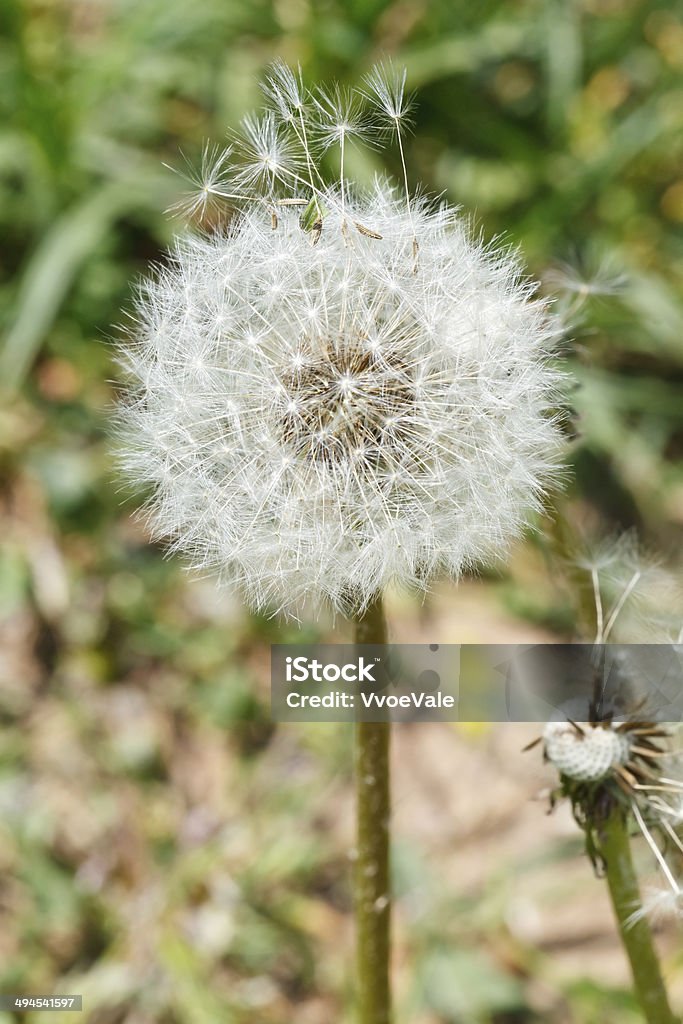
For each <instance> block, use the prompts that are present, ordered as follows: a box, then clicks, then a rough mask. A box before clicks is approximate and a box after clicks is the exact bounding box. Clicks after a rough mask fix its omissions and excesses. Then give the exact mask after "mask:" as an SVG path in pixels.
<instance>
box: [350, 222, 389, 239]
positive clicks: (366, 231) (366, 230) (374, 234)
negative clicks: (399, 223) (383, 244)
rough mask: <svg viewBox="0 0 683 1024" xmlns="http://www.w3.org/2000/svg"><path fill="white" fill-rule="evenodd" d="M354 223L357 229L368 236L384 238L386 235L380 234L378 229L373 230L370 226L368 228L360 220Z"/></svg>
mask: <svg viewBox="0 0 683 1024" xmlns="http://www.w3.org/2000/svg"><path fill="white" fill-rule="evenodd" d="M353 224H354V227H355V228H356V230H357V231H359V232H360V234H361V235H366V237H367V238H383V237H384V236H383V235H380V234H378V233H377V232H376V231H371V230H370V228H366V227H365V225H364V224H361V223H360V221H358V220H354V222H353Z"/></svg>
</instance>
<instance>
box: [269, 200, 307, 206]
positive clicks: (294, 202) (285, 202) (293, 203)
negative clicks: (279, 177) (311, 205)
mask: <svg viewBox="0 0 683 1024" xmlns="http://www.w3.org/2000/svg"><path fill="white" fill-rule="evenodd" d="M276 203H277V205H278V206H308V199H277V200H276Z"/></svg>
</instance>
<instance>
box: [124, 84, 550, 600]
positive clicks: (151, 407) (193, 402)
mask: <svg viewBox="0 0 683 1024" xmlns="http://www.w3.org/2000/svg"><path fill="white" fill-rule="evenodd" d="M278 74H279V75H280V80H278V81H279V92H278V90H277V89H275V92H274V95H275V99H276V101H277V102H276V107H277V105H278V104H280V106H279V107H277V111H276V113H277V117H276V116H275V115H274V114H272V112H269V114H268V115H267V116H266V119H265V120H264V121H263V122H262V123H261V125H260V128H259V131H260V132H261V134H259V133H258V132H257V131H256V129H255V123H254V122H249V123H248V129H249V132H250V133H251V134H250V140H251V142H250V145H251V147H252V150H253V149H257V150H258V147H259V145H260V147H261V149H260V150H259V153H260V161H261V162H260V164H259V163H258V161H256V158H255V157H254V156H253V153H252V154H251V158H250V159H251V163H250V164H249V165H248V167H247V169H246V170H243V171H241V172H239V171H238V172H236V180H237V183H238V184H237V186H236V185H234V184H229V183H227V179H224V178H223V176H222V175H223V170H224V165H223V163H222V162H221V161H222V158H221V161H219V164H218V165H217V166H218V169H216V167H214V168H213V170H210V171H209V172H208V173H207V174H205V175H204V183H203V185H202V186H201V189H200V199H199V200H197V203H200V202H201V203H202V204H204V203H205V201H207V199H208V200H211V199H213V198H215V197H216V196H218V197H223V196H228V197H230V196H232V195H233V192H231V191H230V190H231V189H235V188H237V187H238V186H239V187H244V188H245V189H246V191H245V197H244V202H242V203H241V204H237V203H236V204H235V205H236V206H237V209H234V207H233V214H232V216H231V219H230V221H229V223H228V225H227V226H226V227H224V228H223V229H222V230H217V231H214V233H213V234H205V235H199V234H196V233H195V234H191V233H188V234H187V235H186V236H184V237H182V238H181V239H179V240H178V242H177V243H176V245H175V248H174V251H173V253H172V256H171V259H170V261H169V263H168V265H167V266H166V267H165V268H164V269H162V270H160V271H159V272H158V274H157V275H156V276H155V277H154V278H153V279H151V280H149V281H147V282H146V284H144V286H143V287H142V289H141V293H140V299H139V303H138V316H137V322H136V326H135V328H134V330H133V331H132V332H131V335H132V337H131V340H130V342H129V343H127V344H126V347H125V363H126V364H127V368H128V370H129V374H130V378H131V387H130V391H129V398H128V401H127V402H126V403H125V405H124V408H123V412H122V417H121V418H122V424H123V429H124V436H125V441H124V459H125V464H126V467H127V470H128V472H129V474H130V475H131V476H132V477H133V478H134V479H135V480H136V481H138V482H141V483H143V484H146V485H147V486H148V487H150V490H151V498H150V500H149V504H148V513H149V520H150V523H151V526H152V529H153V532H154V534H155V535H156V536H165V537H171V538H173V541H174V545H175V547H176V548H177V549H178V550H181V551H183V552H184V553H186V554H187V555H189V558H190V561H191V563H192V565H193V566H194V567H196V568H199V569H200V570H206V571H211V572H216V573H217V574H218V576H219V578H220V579H222V580H225V581H228V580H230V581H233V582H236V583H237V584H238V585H240V586H241V587H242V589H243V591H244V593H245V595H246V597H247V599H248V600H249V602H250V604H252V605H253V606H255V607H258V608H272V609H277V610H281V611H285V612H291V613H295V612H296V611H297V610H298V609H300V607H301V605H302V602H303V601H304V600H305V599H313V600H318V601H320V600H322V599H327V600H328V601H329V602H330V603H331V604H332V606H333V607H335V608H337V609H340V610H343V611H347V612H348V610H349V609H350V608H362V607H363V606H364V605H365V604H367V602H368V601H370V600H371V599H372V598H373V596H374V595H375V594H376V593H377V592H378V591H380V590H381V589H382V588H383V587H384V586H385V585H386V584H388V583H389V582H391V581H394V582H397V583H399V584H404V585H413V586H415V585H417V586H420V587H424V586H426V585H427V583H428V581H429V580H430V578H432V577H433V576H434V574H436V573H443V572H445V573H448V574H451V575H452V576H454V577H458V576H459V575H460V574H461V573H462V572H463V571H464V570H466V569H470V568H472V567H474V566H476V564H477V563H481V562H482V561H486V560H489V559H491V558H493V557H496V556H500V555H501V554H502V553H503V552H504V551H505V549H506V546H507V545H508V543H509V542H510V541H511V540H512V539H513V538H515V537H516V536H517V535H518V534H519V532H520V530H521V529H522V527H523V525H524V523H525V520H526V517H527V515H528V513H529V510H530V509H533V508H538V507H539V505H540V500H541V497H542V495H543V492H544V488H545V485H546V484H547V482H548V480H549V479H550V478H551V477H552V475H553V470H554V468H555V466H556V461H557V454H558V447H559V436H560V435H559V430H558V427H557V423H556V419H555V417H554V415H553V409H554V408H555V407H556V405H557V381H558V377H557V373H556V371H555V370H554V369H553V368H552V365H551V362H550V360H551V354H552V347H553V341H554V338H555V337H556V333H557V332H556V327H555V326H554V325H553V324H552V323H551V322H550V319H549V316H548V313H547V310H546V308H545V306H544V304H543V303H541V302H539V301H537V300H535V299H534V298H533V293H534V288H533V286H532V285H531V284H529V283H528V282H527V281H525V280H524V279H523V278H522V277H521V276H520V269H519V266H518V262H517V260H516V258H515V257H514V256H513V255H511V254H510V253H509V252H507V251H495V250H493V249H491V248H488V247H486V246H484V245H483V244H482V243H481V242H479V241H478V240H476V239H475V238H473V237H472V235H471V234H470V232H469V230H468V228H467V225H466V224H465V223H464V222H463V220H462V219H461V218H460V217H459V215H458V214H457V213H456V211H454V210H453V209H452V208H450V207H448V206H447V205H445V204H429V203H427V202H426V201H418V200H416V199H414V198H413V199H411V198H410V197H408V196H407V194H403V193H402V192H398V191H397V190H396V189H394V188H393V187H392V186H390V185H389V184H388V183H387V182H385V181H380V180H378V181H377V182H376V184H375V186H374V188H373V189H371V190H370V191H369V192H368V193H365V194H358V193H356V192H353V191H352V190H351V189H350V187H349V185H348V182H347V181H345V180H344V178H343V173H342V177H341V178H340V181H338V182H336V183H335V184H334V185H330V186H323V185H322V184H321V183H320V181H319V178H320V174H319V172H318V171H317V170H315V169H314V170H313V171H311V168H310V166H308V164H309V163H310V160H311V153H312V152H314V150H313V148H312V147H313V143H311V144H310V147H308V148H307V142H306V140H307V136H306V135H305V128H303V129H297V125H298V123H299V122H298V120H297V119H296V118H295V117H293V116H291V109H290V108H291V107H292V105H294V107H293V108H294V109H295V110H296V109H298V108H297V107H296V104H295V103H294V100H292V99H291V97H290V96H289V93H286V95H285V92H286V90H285V89H284V86H283V85H282V82H285V84H287V83H288V84H289V88H290V91H292V89H293V88H294V87H293V86H292V85H291V81H290V80H289V79H287V78H286V74H285V71H283V70H282V69H280V71H279V72H278ZM289 74H291V73H289ZM292 81H295V82H296V83H297V86H296V87H297V89H299V90H300V89H301V88H302V87H301V86H300V82H299V80H298V79H294V78H292ZM276 84H277V83H276ZM375 84H377V83H375ZM271 85H272V83H271ZM271 91H272V90H271ZM392 95H393V94H392ZM298 96H299V92H296V96H295V99H296V97H298ZM394 99H395V97H394ZM297 102H300V104H301V109H302V112H303V109H304V103H305V102H308V101H305V100H304V99H300V100H298V101H297ZM316 102H318V101H316ZM287 104H289V106H287ZM318 106H319V107H320V103H318ZM338 106H339V105H338ZM335 109H336V108H335ZM392 109H393V108H392ZM387 110H388V108H387ZM278 111H279V112H278ZM287 111H289V115H288V113H287ZM345 111H346V114H345V113H344V112H345ZM336 112H337V114H338V119H341V118H342V117H343V116H347V121H348V123H349V124H351V121H350V120H349V119H348V110H347V108H346V107H344V108H343V109H342V107H341V106H339V109H338V110H336ZM306 116H307V117H308V116H311V117H313V115H312V114H310V115H309V113H308V110H307V113H306ZM388 116H389V115H388ZM391 116H392V117H393V116H394V115H391ZM288 117H289V120H288ZM278 118H280V121H281V122H282V124H281V125H280V124H279V122H278ZM347 121H342V122H341V127H340V128H339V130H340V131H342V136H341V138H342V142H343V139H344V137H345V136H344V134H343V130H344V126H345V125H346V124H347ZM301 123H302V124H305V122H304V121H303V113H302V122H301ZM356 123H357V122H353V124H356ZM283 126H284V128H285V129H286V128H288V127H289V128H291V130H292V131H293V132H294V139H293V143H292V146H293V147H295V145H296V144H297V139H298V142H299V143H301V146H302V149H303V153H304V157H305V159H304V158H302V159H301V160H300V161H297V157H296V154H294V156H292V155H291V154H290V151H289V150H286V148H285V147H284V145H283V144H282V142H281V139H280V135H279V134H278V132H280V130H281V128H282V127H283ZM297 131H298V135H297ZM302 132H304V139H303V141H302V139H301V135H302ZM349 132H350V129H349ZM310 134H311V135H313V134H314V133H313V132H312V131H311V133H310ZM332 137H333V136H332V132H331V130H330V135H329V138H332ZM329 138H328V140H327V142H326V145H327V144H328V143H329ZM336 138H337V141H338V136H337V137H336ZM330 144H331V143H330ZM226 159H227V157H226ZM259 167H260V169H261V171H263V174H264V175H266V177H267V182H266V185H263V184H259V185H258V188H259V189H260V191H257V186H256V185H254V182H255V181H256V178H257V177H258V175H257V171H258V170H259ZM342 167H343V150H342ZM273 168H275V169H273ZM240 174H241V177H240ZM245 181H246V182H247V185H246V186H244V182H245ZM231 201H232V200H231ZM302 210H303V212H302ZM309 214H310V216H309Z"/></svg>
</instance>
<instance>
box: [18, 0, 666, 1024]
mask: <svg viewBox="0 0 683 1024" xmlns="http://www.w3.org/2000/svg"><path fill="white" fill-rule="evenodd" d="M0 24H2V27H3V35H2V37H1V38H0V110H1V112H2V118H1V121H2V125H1V127H0V222H1V236H2V243H1V251H0V275H1V276H0V316H1V317H2V322H3V327H4V340H3V343H2V348H1V349H0V387H1V388H2V390H3V404H2V409H1V410H0V467H1V474H2V483H1V487H2V489H1V492H0V501H1V505H0V516H1V519H2V524H1V527H0V528H1V533H2V554H1V557H0V620H1V623H2V624H1V625H0V639H1V641H2V651H1V654H0V728H1V732H0V872H1V876H0V991H5V992H10V991H28V990H33V991H37V992H54V991H57V990H59V991H64V992H82V993H83V994H84V998H85V1001H86V1005H87V1007H88V1010H87V1014H86V1019H87V1020H88V1021H92V1022H95V1024H124V1022H125V1024H205V1022H206V1024H209V1022H211V1024H213V1022H214V1021H216V1020H221V1021H230V1022H235V1024H242V1022H247V1021H249V1022H251V1021H254V1020H259V1021H261V1020H262V1021H264V1022H272V1024H285V1022H290V1021H293V1020H296V1021H297V1022H300V1024H317V1022H321V1024H322V1022H329V1021H332V1020H334V1021H347V1020H348V1021H350V1020H351V1019H352V1009H351V1007H352V1003H351V977H350V966H349V965H350V963H351V957H350V950H351V935H350V927H349V915H348V911H349V889H348V870H347V867H348V865H347V853H348V849H349V845H350V837H351V814H350V795H349V773H350V736H349V732H348V730H347V729H346V728H344V727H340V726H331V725H330V726H325V727H323V726H311V727H308V728H304V727H286V728H285V727H275V726H274V725H273V724H272V723H271V722H270V721H269V711H268V643H269V642H270V641H271V640H272V639H273V638H274V637H275V636H277V637H278V638H282V637H283V636H284V637H287V636H288V635H292V630H291V627H290V628H289V633H288V631H287V630H284V631H283V629H281V628H280V627H279V626H278V625H277V624H275V623H272V622H267V621H262V620H259V619H255V618H252V617H249V616H248V615H247V614H245V612H244V611H243V609H242V608H241V607H240V605H239V603H238V602H237V601H236V599H235V598H233V597H232V596H231V595H229V594H218V593H217V592H216V591H215V589H214V587H213V584H212V583H211V582H210V581H197V580H194V581H192V580H189V579H188V578H187V577H186V576H185V575H184V573H183V571H182V568H181V567H180V566H179V565H178V563H177V562H175V561H164V560H163V559H162V554H161V551H160V550H159V549H158V548H155V547H153V546H151V545H149V544H147V542H146V539H145V536H144V533H143V530H142V527H141V526H140V524H138V523H136V522H135V521H133V520H132V518H131V512H132V510H133V508H134V507H135V502H134V499H133V498H132V497H131V496H130V495H127V494H126V493H125V492H123V491H122V490H121V484H120V481H119V480H118V479H117V477H116V472H115V468H114V465H113V460H112V455H111V450H110V444H109V442H108V439H107V431H108V418H109V412H110V409H111V405H112V402H113V400H114V398H115V386H114V384H113V383H112V380H113V379H114V378H115V376H116V370H115V368H114V365H113V359H112V351H111V346H110V344H109V339H110V338H111V337H112V336H116V333H117V329H116V328H115V327H112V325H113V324H116V323H117V322H121V320H122V319H123V318H124V317H125V312H124V313H123V314H122V313H121V310H124V311H125V310H126V309H130V297H131V291H132V287H133V285H134V282H135V280H136V278H137V277H138V276H139V274H140V273H141V272H143V271H144V270H145V268H146V267H147V265H148V263H149V261H150V260H154V259H156V258H158V257H159V256H160V253H161V251H162V250H163V248H164V246H165V245H166V244H167V242H168V241H169V239H170V238H171V237H172V234H173V232H174V230H176V229H177V227H178V225H177V224H176V223H174V221H173V220H172V219H171V218H169V217H168V216H167V215H165V213H164V210H165V209H166V208H167V207H168V206H169V205H171V204H172V202H173V201H174V199H175V198H177V194H178V191H179V190H180V189H181V188H182V184H181V183H180V181H179V179H178V178H177V177H175V176H174V175H173V174H171V173H170V172H169V171H167V170H166V169H165V168H164V166H163V164H164V162H167V163H170V164H173V165H176V166H177V165H180V164H181V163H182V157H181V156H180V151H181V150H182V151H183V152H184V153H185V154H187V156H188V157H189V158H190V159H191V160H194V159H196V157H197V156H198V155H199V153H200V151H201V146H202V142H203V140H204V139H206V138H211V137H213V138H217V137H220V136H221V135H222V133H223V132H224V130H225V128H226V127H227V126H228V125H230V124H234V123H235V122H236V121H237V120H238V119H239V117H240V116H242V115H243V114H244V113H245V112H246V111H247V110H248V109H250V108H251V107H252V106H253V105H254V104H255V103H256V102H257V100H258V87H257V81H258V78H259V76H260V73H261V71H262V69H263V67H264V66H265V65H266V64H267V63H268V62H269V61H270V60H271V59H273V58H274V57H275V56H280V57H283V58H284V59H285V60H288V61H291V62H297V61H300V62H301V64H302V67H303V69H304V73H305V75H306V76H307V77H309V78H310V79H311V80H319V79H322V80H329V79H330V78H339V79H341V80H342V81H346V80H348V81H350V82H355V81H357V79H358V77H359V75H360V74H361V73H362V72H363V71H364V70H366V69H367V68H368V66H369V65H370V64H371V63H372V62H373V61H374V60H375V59H376V58H378V57H381V56H383V55H386V54H391V55H394V56H395V58H396V59H397V60H398V61H399V62H404V63H405V64H406V65H407V68H408V73H409V81H410V84H411V86H413V87H415V88H416V89H418V90H419V104H418V108H417V115H416V126H415V132H414V134H413V136H412V137H411V139H410V140H409V143H408V159H409V165H410V172H411V177H412V180H413V181H414V182H417V181H421V182H422V183H423V184H424V186H425V187H426V188H427V189H428V190H430V191H437V192H439V191H445V192H446V194H447V195H448V196H449V198H450V199H451V200H452V201H454V202H457V203H461V204H462V205H463V206H464V207H465V208H466V209H467V210H468V211H471V212H473V213H474V215H475V217H476V220H477V223H478V225H479V226H480V228H481V230H482V231H483V233H484V234H485V236H487V237H492V236H494V235H496V234H503V235H504V236H505V237H506V238H508V239H510V240H512V241H514V242H516V243H519V244H520V245H521V247H522V250H523V252H524V254H525V257H526V259H527V261H528V264H529V266H530V268H531V270H532V272H533V273H534V274H535V275H537V276H539V277H540V278H542V279H543V280H544V282H545V286H546V287H547V289H548V290H552V291H553V292H558V291H559V293H560V295H561V298H560V300H559V301H561V302H562V303H564V304H565V306H566V307H567V309H568V311H569V313H570V315H571V317H572V319H573V320H574V330H573V337H574V342H573V345H572V347H571V350H570V351H569V352H568V357H569V358H570V359H571V361H572V364H573V368H574V371H575V374H576V377H577V379H578V382H579V385H580V387H579V388H578V390H577V391H576V393H575V395H574V404H575V408H576V413H577V415H576V429H577V437H576V438H575V440H574V441H573V443H572V447H571V459H572V482H571V484H570V487H569V489H568V491H567V492H566V494H565V495H564V497H563V498H562V499H559V509H560V513H561V516H560V522H561V528H560V529H559V530H555V532H554V534H553V532H552V530H550V527H548V531H547V533H546V537H545V539H543V535H542V536H541V539H535V540H529V541H528V542H527V543H526V544H523V545H520V547H519V549H518V550H517V551H516V552H515V556H514V558H513V559H512V561H511V564H510V566H509V567H508V568H506V570H505V572H504V573H501V574H499V575H497V576H491V577H486V578H484V579H482V580H480V581H478V582H476V583H475V582H471V583H467V584H464V585H463V587H461V588H459V589H458V590H457V591H455V590H454V588H449V587H443V588H440V589H439V590H438V592H437V594H436V595H435V596H434V597H433V598H432V599H431V600H430V602H429V603H428V605H427V606H426V607H425V608H424V609H417V608H415V607H414V606H413V604H412V603H411V602H410V601H409V600H407V599H406V598H403V597H400V596H396V597H395V598H394V600H393V603H392V616H393V620H394V625H395V628H398V627H400V628H401V636H402V637H405V638H406V639H407V638H408V637H410V636H413V637H416V638H417V637H424V636H427V635H428V636H429V639H430V640H434V639H436V640H440V641H442V642H447V641H449V640H450V641H453V642H457V641H467V640H488V641H494V642H495V641H497V640H501V641H503V640H509V639H519V640H524V639H538V638H543V639H554V638H562V637H565V636H568V635H571V633H572V631H573V629H574V628H575V626H576V618H575V611H574V609H575V607H576V606H577V604H580V601H578V602H577V600H576V599H575V597H574V599H572V597H571V593H568V591H567V588H566V587H563V586H562V585H560V584H561V583H562V579H561V576H562V574H561V573H559V574H558V573H557V572H549V570H548V566H547V559H548V557H550V554H551V553H552V552H553V551H554V552H556V553H559V554H560V555H561V556H563V557H566V555H567V553H568V552H571V551H572V550H576V549H577V548H578V547H580V545H581V543H582V539H581V538H583V537H584V536H585V535H586V533H588V534H589V535H593V534H595V533H604V532H605V531H608V530H612V529H619V530H620V529H624V528H636V529H637V530H638V532H639V533H640V535H641V536H642V537H643V539H644V541H645V542H646V543H647V544H649V545H653V546H656V547H657V548H658V549H659V550H660V551H662V552H663V553H664V558H665V560H668V561H670V562H671V563H672V565H673V567H674V568H675V564H674V563H675V551H676V546H677V543H680V535H681V525H682V524H683V471H682V469H681V463H680V453H681V447H682V444H683V402H681V384H682V382H683V338H682V336H681V311H682V309H683V297H682V295H681V289H680V280H681V270H683V242H682V240H681V239H682V236H681V231H680V229H681V223H682V222H683V177H681V154H682V151H683V132H682V131H681V129H682V128H683V87H682V86H681V70H682V69H683V6H682V5H681V4H680V3H673V2H669V3H666V2H659V3H658V2H648V0H513V2H500V0H479V2H477V3H467V2H464V0H455V2H453V0H450V2H447V0H433V2H431V3H430V2H429V0H394V2H386V0H324V2H320V3H313V2H310V0H270V2H269V0H254V2H250V3H246V2H244V0H201V2H198V3H181V2H180V0H142V2H139V0H138V2H133V0H4V3H3V5H2V7H1V8H0ZM371 170H372V168H371V167H369V166H365V165H364V166H359V167H357V168H356V171H357V173H358V175H360V176H361V177H362V176H363V175H368V174H370V173H371ZM570 575H571V574H570ZM558 580H559V583H558ZM316 629H317V630H318V631H323V632H324V631H325V630H327V629H328V626H326V625H324V624H323V625H322V626H321V625H318V626H317V627H316ZM297 635H298V636H301V634H297ZM304 635H306V636H313V635H314V631H313V629H312V627H306V631H305V633H304ZM522 742H523V738H522V736H521V733H520V731H519V730H516V731H515V730H514V729H513V728H512V727H507V728H505V727H504V728H498V729H493V730H490V731H485V730H482V729H477V730H475V729H472V728H469V729H467V728H464V727H463V728H459V729H456V728H453V727H446V726H444V727H442V726H436V725H434V726H428V727H426V726H423V727H419V728H418V727H415V728H413V729H403V730H401V731H400V733H399V735H398V736H397V742H396V819H397V821H396V855H395V870H396V886H397V890H398V892H399V894H400V906H399V912H398V951H397V958H396V959H397V964H396V970H397V984H398V993H399V998H398V1002H399V1013H398V1018H397V1020H398V1022H399V1024H401V1022H406V1024H407V1022H411V1024H437V1022H463V1024H469V1022H493V1021H495V1022H500V1024H502V1022H513V1021H536V1020H547V1021H553V1022H558V1024H559V1022H564V1021H577V1022H588V1024H590V1022H597V1021H600V1022H609V1021H615V1022H616V1021H619V1022H620V1024H622V1022H626V1024H628V1022H630V1021H636V1020H638V1017H637V1014H636V1011H635V1009H634V1006H633V1002H632V1000H631V997H630V995H629V993H628V985H627V978H626V974H625V972H624V969H623V963H622V959H621V954H620V952H619V950H618V948H617V946H616V942H615V940H614V936H613V928H612V923H611V921H610V918H609V911H608V908H607V906H606V904H604V903H603V902H602V897H601V895H600V892H601V890H600V886H599V884H598V883H597V882H594V881H593V880H592V878H591V876H590V870H589V868H588V866H587V865H586V864H585V863H584V862H583V860H582V857H581V853H580V843H579V839H578V836H577V834H576V832H575V831H573V830H572V828H571V823H569V822H568V820H567V819H566V817H562V814H559V815H556V816H553V817H552V818H546V817H544V815H543V807H542V806H539V804H538V803H533V802H531V800H530V797H531V796H533V794H534V793H535V792H536V791H537V790H538V788H539V786H540V784H541V782H542V774H541V769H540V766H539V765H538V763H537V761H536V760H534V755H525V756H524V757H522V755H520V754H519V748H520V747H521V746H522ZM662 939H663V941H664V946H665V949H666V950H667V953H666V960H665V965H666V970H667V972H668V973H669V975H670V977H671V979H672V981H673V984H674V988H676V986H677V987H678V993H677V995H678V1000H679V1005H683V993H682V992H681V985H682V983H683V957H682V956H681V952H680V950H679V949H678V948H677V944H676V941H675V936H673V937H672V936H669V937H668V940H667V936H666V935H663V936H662ZM667 941H668V944H667ZM39 1017H40V1015H39V1014H29V1015H28V1016H27V1017H26V1019H27V1020H30V1021H34V1020H35V1021H37V1020H38V1019H39ZM10 1019H13V1018H11V1017H10V1015H2V1014H0V1021H1V1022H2V1024H5V1022H6V1021H9V1020H10ZM54 1019H55V1018H54V1017H50V1018H46V1020H54ZM74 1019H75V1018H74Z"/></svg>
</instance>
